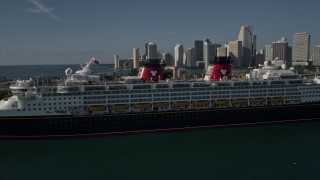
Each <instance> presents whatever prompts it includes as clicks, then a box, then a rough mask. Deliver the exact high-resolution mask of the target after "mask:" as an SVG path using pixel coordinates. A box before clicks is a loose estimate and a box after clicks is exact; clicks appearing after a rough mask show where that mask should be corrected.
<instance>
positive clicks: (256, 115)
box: [0, 104, 320, 138]
mask: <svg viewBox="0 0 320 180" xmlns="http://www.w3.org/2000/svg"><path fill="white" fill-rule="evenodd" d="M319 112H320V106H319V104H299V105H281V106H280V105H279V106H261V107H242V108H224V109H222V108H220V109H218V108H216V109H206V110H186V111H167V112H145V113H128V114H108V115H95V116H77V117H75V116H54V117H51V116H48V117H2V118H0V137H1V138H45V137H48V138H50V137H68V136H85V135H104V134H117V133H130V132H148V131H158V130H178V129H192V128H202V127H217V126H229V125H248V124H259V123H276V122H293V121H295V122H296V121H307V120H318V119H320V113H319Z"/></svg>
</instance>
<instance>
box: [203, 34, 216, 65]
mask: <svg viewBox="0 0 320 180" xmlns="http://www.w3.org/2000/svg"><path fill="white" fill-rule="evenodd" d="M214 53H215V50H214V46H213V45H212V43H211V42H210V40H209V39H206V40H205V41H204V42H203V61H204V68H205V69H208V66H209V64H211V63H212V62H213V60H214V58H215V54H214Z"/></svg>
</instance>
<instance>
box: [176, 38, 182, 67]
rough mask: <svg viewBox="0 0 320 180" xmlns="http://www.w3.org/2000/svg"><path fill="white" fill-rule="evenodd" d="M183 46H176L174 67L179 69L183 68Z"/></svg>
mask: <svg viewBox="0 0 320 180" xmlns="http://www.w3.org/2000/svg"><path fill="white" fill-rule="evenodd" d="M183 53H184V49H183V45H182V44H176V46H175V47H174V65H175V66H176V67H177V68H181V67H182V66H183Z"/></svg>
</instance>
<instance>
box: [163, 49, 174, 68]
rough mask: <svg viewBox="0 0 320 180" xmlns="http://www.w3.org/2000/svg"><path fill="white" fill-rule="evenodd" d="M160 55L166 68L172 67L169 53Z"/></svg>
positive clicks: (171, 58)
mask: <svg viewBox="0 0 320 180" xmlns="http://www.w3.org/2000/svg"><path fill="white" fill-rule="evenodd" d="M161 55H162V60H163V61H164V62H165V64H166V66H173V65H174V62H173V57H172V55H171V54H170V53H168V52H164V53H162V54H161Z"/></svg>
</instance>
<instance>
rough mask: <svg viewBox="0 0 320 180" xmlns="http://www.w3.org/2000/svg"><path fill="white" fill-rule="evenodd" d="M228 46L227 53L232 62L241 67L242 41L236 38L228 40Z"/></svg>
mask: <svg viewBox="0 0 320 180" xmlns="http://www.w3.org/2000/svg"><path fill="white" fill-rule="evenodd" d="M228 47H229V48H228V52H229V53H228V54H229V56H230V59H231V61H232V62H233V64H234V65H236V66H238V67H242V42H241V41H238V40H236V41H229V42H228Z"/></svg>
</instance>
